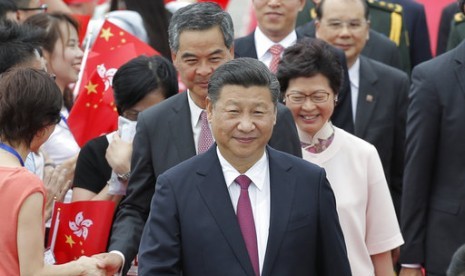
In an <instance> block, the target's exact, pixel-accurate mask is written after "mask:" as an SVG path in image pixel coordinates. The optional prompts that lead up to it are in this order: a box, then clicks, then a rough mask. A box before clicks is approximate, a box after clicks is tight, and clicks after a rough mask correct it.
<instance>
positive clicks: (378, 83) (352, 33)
mask: <svg viewBox="0 0 465 276" xmlns="http://www.w3.org/2000/svg"><path fill="white" fill-rule="evenodd" d="M316 12H317V21H316V35H317V37H318V38H320V39H323V40H325V41H326V42H328V43H330V44H332V45H333V46H335V47H338V48H340V49H342V50H344V52H345V54H346V58H347V65H348V66H349V76H350V83H351V93H352V110H351V112H352V113H353V114H354V118H355V132H354V134H355V135H356V136H358V137H360V138H362V139H364V140H365V141H368V142H370V143H371V144H373V145H374V146H375V147H376V149H377V150H378V153H379V156H380V158H381V161H382V163H383V168H384V173H385V176H386V179H387V182H388V184H389V188H390V191H391V196H392V198H393V202H394V207H395V208H396V212H397V214H398V215H399V209H400V197H401V192H402V175H403V161H404V160H403V159H404V142H405V137H404V136H405V120H406V110H407V94H408V89H409V79H408V76H407V74H405V73H404V72H402V71H400V70H398V69H395V68H392V67H390V66H387V65H384V64H382V63H379V62H377V61H374V60H371V59H369V58H367V57H364V56H362V55H360V53H361V51H362V49H363V47H364V45H365V42H366V40H367V39H368V36H369V21H368V16H369V14H368V9H367V4H366V2H365V1H364V0H323V1H321V4H320V5H319V6H318V7H317V10H316Z"/></svg>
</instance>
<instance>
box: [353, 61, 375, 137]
mask: <svg viewBox="0 0 465 276" xmlns="http://www.w3.org/2000/svg"><path fill="white" fill-rule="evenodd" d="M377 81H378V76H377V75H376V73H375V72H374V68H373V66H372V65H371V63H370V62H369V60H368V59H367V58H365V57H363V56H360V84H359V89H358V99H357V111H356V114H355V135H357V136H358V137H364V135H365V132H366V129H367V126H368V122H369V121H370V118H371V115H372V113H373V110H374V109H375V105H376V101H377V100H378V91H377V90H378V89H377V87H376V82H377Z"/></svg>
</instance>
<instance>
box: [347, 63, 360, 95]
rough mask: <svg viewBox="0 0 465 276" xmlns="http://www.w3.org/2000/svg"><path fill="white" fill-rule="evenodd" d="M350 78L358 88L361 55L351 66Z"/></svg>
mask: <svg viewBox="0 0 465 276" xmlns="http://www.w3.org/2000/svg"><path fill="white" fill-rule="evenodd" d="M349 80H350V83H351V84H352V85H353V86H355V87H356V88H358V86H359V83H360V57H359V58H357V60H356V61H355V63H354V64H353V65H352V67H350V68H349Z"/></svg>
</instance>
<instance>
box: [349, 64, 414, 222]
mask: <svg viewBox="0 0 465 276" xmlns="http://www.w3.org/2000/svg"><path fill="white" fill-rule="evenodd" d="M408 90H409V78H408V76H407V74H406V73H404V72H403V71H400V70H398V69H395V68H392V67H390V66H387V65H385V64H382V63H380V62H377V61H374V60H371V59H369V58H367V57H364V56H360V84H359V95H358V100H357V111H356V115H355V135H356V136H358V137H360V138H362V139H363V140H365V141H368V142H370V143H371V144H373V145H374V146H375V147H376V149H377V150H378V153H379V157H380V158H381V162H382V163H383V168H384V173H385V175H386V179H387V181H388V184H389V189H390V191H391V196H392V198H393V202H394V207H395V208H396V213H397V214H398V215H399V210H400V197H401V193H402V177H403V168H404V145H405V121H406V116H407V97H408Z"/></svg>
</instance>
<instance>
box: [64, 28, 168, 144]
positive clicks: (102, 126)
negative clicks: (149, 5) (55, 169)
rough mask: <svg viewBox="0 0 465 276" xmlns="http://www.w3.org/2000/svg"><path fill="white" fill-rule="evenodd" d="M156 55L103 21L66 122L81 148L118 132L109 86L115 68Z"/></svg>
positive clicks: (120, 30) (111, 89)
mask: <svg viewBox="0 0 465 276" xmlns="http://www.w3.org/2000/svg"><path fill="white" fill-rule="evenodd" d="M158 54H159V53H158V52H156V51H155V50H154V49H153V48H151V47H150V46H149V45H147V44H145V43H144V42H143V41H141V40H139V39H138V38H136V37H134V36H133V35H131V34H129V33H128V32H126V31H124V30H123V29H121V28H119V27H117V26H116V25H114V24H112V23H110V22H108V21H105V23H104V24H103V26H102V28H101V31H100V33H99V35H98V36H97V39H96V41H95V42H94V45H93V46H92V49H91V51H90V53H89V55H88V58H87V61H86V66H85V68H84V72H83V75H82V79H81V82H80V87H79V92H78V96H77V98H76V101H75V103H74V106H73V108H72V109H71V112H70V115H69V118H68V125H69V128H70V130H71V132H72V133H73V135H74V138H75V139H76V141H77V143H78V144H79V145H80V146H83V145H84V144H85V143H86V142H87V141H89V140H91V139H93V138H95V137H98V136H100V135H102V134H106V133H109V132H112V131H114V130H116V129H117V126H118V113H117V110H116V107H115V103H114V97H113V86H112V84H113V76H114V75H115V73H116V71H117V70H118V68H119V67H121V66H122V65H123V64H124V63H126V62H128V61H129V60H131V59H133V58H135V57H137V56H140V55H147V56H151V55H158Z"/></svg>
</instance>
